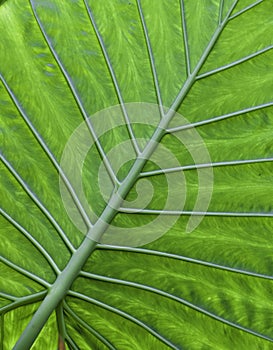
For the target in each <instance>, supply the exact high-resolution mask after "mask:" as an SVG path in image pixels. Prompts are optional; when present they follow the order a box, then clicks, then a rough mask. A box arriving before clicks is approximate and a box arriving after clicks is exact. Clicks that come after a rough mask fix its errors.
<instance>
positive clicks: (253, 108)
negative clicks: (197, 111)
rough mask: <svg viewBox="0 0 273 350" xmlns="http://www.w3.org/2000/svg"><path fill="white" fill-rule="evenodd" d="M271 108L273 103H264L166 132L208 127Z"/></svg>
mask: <svg viewBox="0 0 273 350" xmlns="http://www.w3.org/2000/svg"><path fill="white" fill-rule="evenodd" d="M271 106H273V102H267V103H263V104H260V105H257V106H254V107H248V108H244V109H241V110H239V111H235V112H232V113H227V114H223V115H220V116H218V117H213V118H209V119H205V120H201V121H199V122H195V123H191V124H186V125H181V126H177V127H174V128H170V129H167V130H166V132H167V133H173V132H178V131H181V130H185V129H191V128H195V127H198V126H201V125H206V124H210V123H214V122H218V121H220V120H224V119H228V118H233V117H237V116H240V115H243V114H246V113H250V112H254V111H258V110H260V109H263V108H267V107H271Z"/></svg>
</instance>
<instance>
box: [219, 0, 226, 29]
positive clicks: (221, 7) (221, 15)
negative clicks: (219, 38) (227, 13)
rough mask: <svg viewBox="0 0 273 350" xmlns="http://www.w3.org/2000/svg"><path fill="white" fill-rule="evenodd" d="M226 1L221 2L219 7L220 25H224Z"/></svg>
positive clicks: (221, 0)
mask: <svg viewBox="0 0 273 350" xmlns="http://www.w3.org/2000/svg"><path fill="white" fill-rule="evenodd" d="M224 1H225V0H220V5H219V19H218V24H219V25H220V24H221V23H222V17H223V9H224Z"/></svg>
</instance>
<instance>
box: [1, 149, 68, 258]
mask: <svg viewBox="0 0 273 350" xmlns="http://www.w3.org/2000/svg"><path fill="white" fill-rule="evenodd" d="M0 159H1V160H2V162H3V163H4V165H5V166H6V167H7V169H8V170H9V171H10V173H11V174H12V175H13V176H14V178H15V179H16V180H17V181H18V183H19V184H20V185H21V187H22V188H23V189H24V191H25V192H26V193H27V194H28V196H29V197H30V198H31V199H32V200H33V202H34V203H35V204H36V205H37V207H38V208H39V209H40V210H41V212H42V213H43V214H44V215H45V216H46V217H47V218H48V220H49V222H50V223H51V224H52V226H53V227H54V228H55V229H56V231H57V232H58V233H59V236H60V237H61V239H62V240H63V242H64V243H65V244H66V246H67V247H68V249H69V250H70V251H71V252H72V253H73V252H74V251H75V248H74V246H73V245H72V243H71V242H70V240H69V239H68V238H67V236H66V234H65V232H64V231H63V229H62V228H61V226H60V225H59V224H58V223H57V221H56V220H55V219H54V217H53V216H52V214H51V213H50V212H49V211H48V209H47V208H46V207H45V206H44V205H43V203H42V202H41V201H40V199H39V198H38V197H37V196H36V194H35V193H34V192H33V191H32V190H31V189H30V188H29V187H28V185H27V183H26V182H25V181H24V179H23V178H22V177H21V176H20V175H19V173H18V172H17V171H16V170H15V168H14V167H13V166H12V165H11V163H10V162H9V161H8V160H7V159H6V158H5V157H4V156H3V155H2V154H1V153H0Z"/></svg>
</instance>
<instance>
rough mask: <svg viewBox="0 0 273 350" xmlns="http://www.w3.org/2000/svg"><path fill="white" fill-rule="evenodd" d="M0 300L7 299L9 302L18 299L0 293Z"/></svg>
mask: <svg viewBox="0 0 273 350" xmlns="http://www.w3.org/2000/svg"><path fill="white" fill-rule="evenodd" d="M0 298H3V299H8V300H11V301H15V300H17V299H18V298H17V297H15V296H14V295H11V294H8V293H4V292H0ZM0 310H1V309H0Z"/></svg>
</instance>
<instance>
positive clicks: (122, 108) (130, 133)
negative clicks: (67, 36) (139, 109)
mask: <svg viewBox="0 0 273 350" xmlns="http://www.w3.org/2000/svg"><path fill="white" fill-rule="evenodd" d="M83 2H84V5H85V8H86V10H87V13H88V16H89V19H90V22H91V24H92V27H93V29H94V31H95V34H96V37H97V40H98V42H99V45H100V48H101V51H102V53H103V57H104V60H105V62H106V65H107V68H108V71H109V73H110V76H111V79H112V82H113V85H114V88H115V91H116V94H117V97H118V100H119V103H120V107H121V110H122V113H123V116H124V120H125V123H126V127H127V131H128V133H129V135H130V138H131V141H132V145H133V147H134V150H135V152H136V155H138V154H140V149H139V146H138V143H137V140H136V137H135V135H134V131H133V129H132V127H131V121H130V118H129V116H128V113H127V110H126V107H125V105H124V101H123V97H122V94H121V91H120V88H119V84H118V81H117V78H116V74H115V71H114V68H113V66H112V63H111V60H110V57H109V55H108V52H107V49H106V47H105V44H104V41H103V38H102V36H101V34H100V32H99V29H98V26H97V24H96V21H95V18H94V15H93V13H92V11H91V8H90V6H88V4H87V1H86V0H83Z"/></svg>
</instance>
